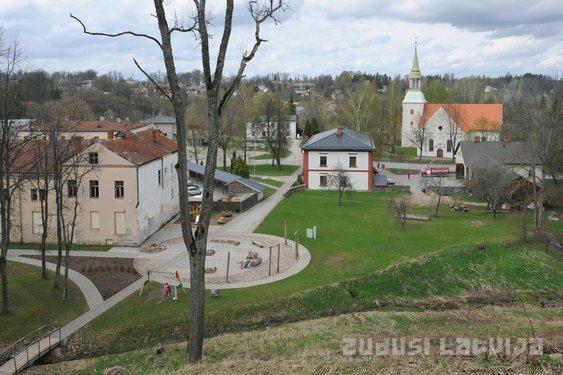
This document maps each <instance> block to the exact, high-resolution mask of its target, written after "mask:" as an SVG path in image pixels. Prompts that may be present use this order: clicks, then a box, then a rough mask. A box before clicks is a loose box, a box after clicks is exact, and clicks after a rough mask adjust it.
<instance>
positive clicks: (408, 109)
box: [401, 42, 426, 147]
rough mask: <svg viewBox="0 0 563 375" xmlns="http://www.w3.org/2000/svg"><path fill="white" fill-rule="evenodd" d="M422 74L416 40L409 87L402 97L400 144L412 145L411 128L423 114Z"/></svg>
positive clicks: (424, 101)
mask: <svg viewBox="0 0 563 375" xmlns="http://www.w3.org/2000/svg"><path fill="white" fill-rule="evenodd" d="M421 80H422V74H420V66H419V64H418V50H417V45H416V42H415V44H414V57H413V59H412V68H411V72H410V74H409V89H408V91H407V94H406V95H405V99H403V121H402V127H401V146H403V147H413V146H414V144H413V142H412V141H411V138H412V133H413V129H415V128H416V127H417V126H418V122H419V120H420V118H421V117H422V115H423V114H424V104H425V103H426V99H425V98H424V93H423V92H422V90H421V89H422V87H421Z"/></svg>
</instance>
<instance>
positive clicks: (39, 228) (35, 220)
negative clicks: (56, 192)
mask: <svg viewBox="0 0 563 375" xmlns="http://www.w3.org/2000/svg"><path fill="white" fill-rule="evenodd" d="M31 221H32V226H33V234H42V233H43V219H42V216H41V212H38V211H34V212H32V213H31Z"/></svg>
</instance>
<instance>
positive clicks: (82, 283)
mask: <svg viewBox="0 0 563 375" xmlns="http://www.w3.org/2000/svg"><path fill="white" fill-rule="evenodd" d="M35 254H37V252H35ZM7 259H8V260H9V261H13V262H18V263H24V264H29V265H32V266H37V267H41V261H40V260H38V259H31V258H24V257H21V256H14V255H10V254H8V257H7ZM46 266H47V269H48V270H50V271H55V270H56V269H57V265H56V264H54V263H50V262H46ZM64 272H65V268H64V266H61V275H64ZM68 278H69V279H70V280H71V281H72V282H73V283H75V284H76V286H78V287H79V288H80V290H81V291H82V294H84V298H85V299H86V303H88V308H89V309H90V310H92V309H93V308H94V307H96V306H98V305H101V304H102V303H103V302H104V299H103V298H102V295H101V294H100V291H99V290H98V288H96V286H95V285H94V283H93V282H91V281H90V279H88V278H87V277H86V276H84V275H82V274H81V273H79V272H76V271H74V270H72V269H69V270H68Z"/></svg>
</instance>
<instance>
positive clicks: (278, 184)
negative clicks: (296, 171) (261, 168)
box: [253, 177, 284, 187]
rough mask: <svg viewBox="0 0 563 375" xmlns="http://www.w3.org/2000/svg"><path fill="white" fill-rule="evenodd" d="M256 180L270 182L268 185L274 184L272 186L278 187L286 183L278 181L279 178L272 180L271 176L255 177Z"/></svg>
mask: <svg viewBox="0 0 563 375" xmlns="http://www.w3.org/2000/svg"><path fill="white" fill-rule="evenodd" d="M253 180H254V181H256V182H259V183H263V184H268V185H272V186H276V187H281V186H282V185H283V184H284V183H283V182H282V181H278V180H272V179H271V178H258V177H256V178H253Z"/></svg>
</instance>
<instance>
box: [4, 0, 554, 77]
mask: <svg viewBox="0 0 563 375" xmlns="http://www.w3.org/2000/svg"><path fill="white" fill-rule="evenodd" d="M0 1H2V6H1V7H0V25H4V28H5V30H6V34H7V35H9V36H11V37H17V39H18V40H19V41H20V44H21V46H22V48H23V49H24V53H25V55H26V56H27V60H26V64H27V68H31V69H35V68H43V69H46V70H50V71H54V70H85V69H90V68H92V69H96V70H98V71H100V72H106V71H110V70H117V71H122V72H125V73H127V72H129V73H133V74H137V73H136V72H135V69H134V66H133V64H132V62H131V60H132V58H133V57H138V59H139V60H140V61H141V62H142V64H143V65H144V66H145V67H146V68H147V69H148V70H149V71H156V70H163V69H164V67H163V65H162V62H161V56H160V51H159V50H158V48H156V46H155V45H154V44H152V42H150V41H147V40H143V39H137V38H132V37H124V38H119V39H108V38H103V37H92V36H87V35H84V34H82V33H81V28H80V25H78V24H77V23H76V22H75V21H74V20H72V19H70V17H69V15H68V14H69V12H73V13H74V14H76V15H77V16H80V17H81V18H82V19H83V20H84V21H85V22H86V23H87V25H88V27H89V28H91V29H92V30H98V31H108V32H116V31H121V30H126V29H134V30H139V31H142V32H146V33H151V34H153V35H158V30H157V27H156V24H155V20H154V18H153V17H152V16H151V13H152V12H153V10H152V1H150V0H120V1H114V0H95V1H94V0H92V1H85V0H84V1H77V0H58V1H56V0H27V1H23V0H22V1H16V0H0ZM187 3H189V2H187V1H180V0H171V1H169V4H170V5H169V9H168V12H169V14H171V15H172V14H177V15H178V16H179V17H180V18H181V19H184V20H186V19H189V16H190V15H191V14H193V9H188V10H185V8H184V4H187ZM244 3H245V1H244V0H237V1H236V9H237V15H236V18H235V23H234V28H233V34H232V38H231V44H230V49H229V54H228V56H227V67H226V72H227V73H234V71H235V70H236V68H237V67H238V60H239V58H240V54H241V52H242V51H244V50H245V49H246V48H248V47H249V46H250V45H251V43H252V41H253V29H252V24H251V22H250V19H249V17H248V15H247V13H246V12H247V11H246V9H245V7H244ZM212 4H213V6H212V7H211V9H210V12H211V14H212V15H213V16H214V19H213V26H214V27H212V31H213V32H214V34H215V38H214V39H213V40H212V46H213V47H216V46H217V43H218V41H219V35H220V33H221V27H222V17H221V12H222V11H223V9H224V8H223V2H212ZM562 10H563V7H561V6H560V5H559V4H558V2H557V1H551V0H539V1H524V0H516V1H512V2H510V4H508V2H506V1H502V0H488V1H473V2H465V3H463V4H462V3H460V2H455V3H454V2H452V1H446V0H416V1H414V0H397V1H391V0H330V1H328V0H293V1H291V10H290V11H288V12H287V14H285V15H284V16H283V17H282V20H283V22H282V23H281V24H280V25H277V26H276V25H273V24H268V25H266V26H264V28H263V35H264V38H266V39H268V41H269V42H268V43H265V44H264V45H263V46H262V47H261V49H260V51H259V53H258V55H257V57H256V59H255V60H254V61H252V62H251V64H250V65H249V68H248V74H250V75H252V74H265V73H269V72H288V73H292V74H308V75H312V74H320V73H333V74H335V73H338V72H340V71H342V70H363V71H367V72H372V73H375V72H380V73H387V74H391V75H395V74H407V73H408V71H409V69H410V63H411V61H412V44H413V40H414V37H415V36H417V37H418V38H419V46H420V52H419V53H420V59H421V68H422V70H423V73H427V74H439V73H454V74H455V75H457V76H463V75H472V74H487V75H501V74H505V73H506V72H507V69H508V70H510V72H511V73H513V74H520V73H524V72H527V71H531V72H537V73H548V74H554V72H555V73H556V74H557V73H558V72H557V69H559V73H560V70H561V68H560V67H561V65H562V64H561V50H563V37H562V35H561V32H560V30H561V27H563V24H562V21H561V19H562V18H563V13H562ZM174 11H175V13H174ZM175 55H176V58H177V66H178V68H179V69H181V70H191V69H196V68H201V63H200V62H199V50H198V44H197V42H196V41H194V39H193V37H192V36H190V35H186V34H182V35H178V36H177V37H175Z"/></svg>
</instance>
